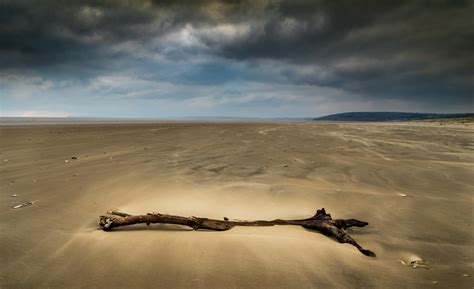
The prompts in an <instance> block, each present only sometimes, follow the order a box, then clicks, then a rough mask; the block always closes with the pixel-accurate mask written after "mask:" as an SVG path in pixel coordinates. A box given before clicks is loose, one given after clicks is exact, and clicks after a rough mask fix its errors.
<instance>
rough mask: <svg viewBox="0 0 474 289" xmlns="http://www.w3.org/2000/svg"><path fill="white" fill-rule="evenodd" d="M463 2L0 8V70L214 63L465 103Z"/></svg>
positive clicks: (467, 35) (468, 5)
mask: <svg viewBox="0 0 474 289" xmlns="http://www.w3.org/2000/svg"><path fill="white" fill-rule="evenodd" d="M473 3H474V2H473V1H330V0H327V1H298V0H292V1H146V0H143V1H131V0H130V1H118V0H117V1H91V0H90V1H52V0H49V1H48V0H44V1H21V0H20V1H18V0H12V1H8V0H7V1H5V0H3V1H2V2H0V62H1V67H0V69H4V70H5V69H16V70H21V69H24V70H42V71H48V69H51V68H54V69H58V71H66V72H67V73H69V74H68V75H70V76H71V77H85V78H87V77H88V76H89V77H93V76H94V75H96V74H100V73H103V72H104V71H108V70H110V71H114V70H116V69H120V65H124V66H126V65H128V67H130V66H131V65H133V63H135V62H134V60H136V59H148V58H153V57H158V56H159V57H161V58H160V59H166V60H168V61H170V62H171V63H173V61H182V60H183V59H185V60H186V59H189V60H197V59H199V58H203V57H204V58H205V57H208V58H209V57H217V58H220V59H227V60H228V61H229V62H237V63H244V64H245V65H247V66H248V69H249V70H252V71H253V72H255V71H260V72H261V73H262V74H267V75H275V81H277V80H278V81H286V82H288V83H291V84H310V85H317V86H327V87H337V88H342V89H344V90H346V91H350V92H356V93H360V94H363V95H366V97H381V98H383V97H386V98H396V99H397V98H398V99H407V98H408V99H417V98H418V99H420V101H427V100H431V101H438V102H440V103H442V102H447V101H450V100H452V101H455V102H459V103H464V104H466V105H472V89H473V83H472V78H471V75H472V67H473V65H474V58H473V56H472V49H473V47H474V33H473V31H474V29H473V24H472V20H471V18H472V11H473ZM208 67H212V65H208ZM200 68H202V67H199V69H200ZM199 69H196V71H199ZM212 69H214V70H216V71H219V69H216V68H212ZM138 70H139V68H138ZM189 70H190V71H191V72H189V71H186V72H185V73H184V74H186V75H193V72H192V70H193V65H192V64H190V65H189ZM147 71H150V70H149V69H148V70H147ZM194 74H195V73H194ZM202 74H203V75H206V72H203V73H202ZM208 74H209V75H208V78H209V79H212V75H211V74H212V73H208ZM220 76H221V78H222V75H220ZM228 77H229V78H232V77H239V76H238V75H233V74H229V76H228ZM198 80H199V79H198ZM220 81H223V80H222V79H221V80H220ZM205 82H206V81H205V80H203V83H205ZM467 109H468V110H472V108H467Z"/></svg>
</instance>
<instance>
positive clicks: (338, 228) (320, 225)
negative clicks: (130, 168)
mask: <svg viewBox="0 0 474 289" xmlns="http://www.w3.org/2000/svg"><path fill="white" fill-rule="evenodd" d="M107 214H108V215H107V216H100V220H99V225H100V226H101V227H102V229H103V230H104V231H110V230H112V229H113V228H117V227H122V226H128V225H134V224H147V225H150V224H155V223H160V224H175V225H183V226H188V227H191V228H193V229H194V230H213V231H227V230H229V229H232V228H233V227H235V226H274V225H297V226H302V227H303V228H306V229H308V230H312V231H318V232H321V233H322V234H324V235H326V236H329V237H334V238H336V239H337V240H338V241H339V242H340V243H348V244H351V245H353V246H355V247H356V248H357V249H359V251H360V252H361V253H362V254H364V255H366V256H370V257H375V253H374V252H372V251H370V250H367V249H364V248H362V247H361V246H360V245H359V244H358V243H357V242H356V241H355V240H354V239H352V237H351V236H350V235H349V234H348V233H347V232H346V231H345V229H346V228H350V227H364V226H367V225H368V224H369V223H367V222H363V221H359V220H355V219H348V220H343V219H335V220H333V219H332V217H331V215H330V214H326V211H325V210H324V208H322V209H321V210H318V211H317V212H316V214H315V215H314V216H312V217H311V218H308V219H301V220H281V219H276V220H273V221H241V220H229V219H227V218H224V220H216V219H208V218H198V217H181V216H173V215H166V214H159V213H148V214H146V215H130V214H126V213H122V212H117V211H112V212H107Z"/></svg>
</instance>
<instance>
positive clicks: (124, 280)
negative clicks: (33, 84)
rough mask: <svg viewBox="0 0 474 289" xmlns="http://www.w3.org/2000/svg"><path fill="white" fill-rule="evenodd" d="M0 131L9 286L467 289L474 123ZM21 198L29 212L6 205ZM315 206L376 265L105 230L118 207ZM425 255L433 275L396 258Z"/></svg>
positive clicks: (243, 243)
mask: <svg viewBox="0 0 474 289" xmlns="http://www.w3.org/2000/svg"><path fill="white" fill-rule="evenodd" d="M0 128H1V136H0V141H1V142H0V145H1V151H0V153H1V155H0V159H1V163H0V173H1V182H0V188H1V195H0V200H1V201H0V205H1V210H0V230H1V231H0V234H1V235H0V263H1V265H0V266H1V268H0V288H2V289H4V288H205V289H207V288H219V289H220V288H471V287H472V286H473V285H474V283H473V277H472V276H473V273H474V272H473V268H474V263H473V257H474V256H473V255H474V254H473V187H474V181H473V179H474V178H473V164H474V162H473V160H474V155H473V149H474V143H473V141H474V139H473V132H474V127H473V126H469V125H468V126H466V125H448V126H439V125H436V124H433V123H387V124H386V123H384V124H370V123H363V124H362V123H344V124H340V123H339V124H338V123H212V122H210V123H197V122H196V123H177V122H176V123H147V124H137V123H135V124H81V125H74V124H68V125H24V126H20V125H13V126H10V125H9V126H2V127H0ZM73 156H75V157H78V159H77V160H74V159H71V157H73ZM66 160H67V161H68V162H65V161H66ZM285 165H287V166H285ZM13 194H16V195H18V196H17V197H12V195H13ZM404 195H407V196H406V197H403V196H404ZM23 201H36V202H35V203H34V204H33V205H30V206H28V207H24V208H21V209H12V206H14V205H17V204H19V203H21V202H23ZM322 207H324V208H326V210H327V211H328V212H329V213H331V214H332V216H333V217H335V218H357V219H360V220H365V221H368V222H369V223H370V225H369V226H368V227H366V228H360V229H357V230H353V231H351V235H352V236H353V237H354V238H355V239H356V240H357V241H358V242H359V243H360V244H361V245H362V246H364V247H366V248H368V249H372V250H374V251H375V252H376V253H377V258H369V257H366V256H363V255H362V254H360V253H359V252H358V251H357V250H356V249H355V248H354V247H352V246H350V245H347V244H339V243H338V242H337V241H335V240H333V239H330V238H328V237H325V236H323V235H321V234H318V233H314V232H310V231H307V230H305V229H303V228H301V227H294V226H280V227H268V228H248V227H238V228H234V229H232V230H230V231H227V232H206V231H190V230H189V229H188V228H184V227H179V226H171V225H152V226H150V227H146V226H136V227H129V228H122V229H117V230H115V231H113V232H103V231H101V230H97V221H98V217H99V215H100V214H102V213H104V212H105V211H107V210H110V209H120V210H122V211H125V212H128V213H133V214H138V213H146V212H162V213H170V214H180V215H185V216H190V215H195V216H206V217H215V218H222V217H224V216H227V217H229V218H238V219H273V218H305V217H309V216H311V215H312V214H314V212H315V211H316V209H319V208H322ZM416 258H421V259H424V260H426V261H427V262H429V266H430V269H429V270H426V269H423V268H416V269H414V268H412V267H409V266H404V265H403V264H402V263H400V262H399V260H404V261H411V260H413V259H416ZM465 274H468V275H469V276H464V275H465Z"/></svg>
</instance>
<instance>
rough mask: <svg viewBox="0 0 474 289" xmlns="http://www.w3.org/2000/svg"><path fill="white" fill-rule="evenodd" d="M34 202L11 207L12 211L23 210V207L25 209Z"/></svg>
mask: <svg viewBox="0 0 474 289" xmlns="http://www.w3.org/2000/svg"><path fill="white" fill-rule="evenodd" d="M33 204H34V202H24V203H21V204H19V205H16V206H13V207H12V208H13V209H20V208H23V207H26V206H29V205H33Z"/></svg>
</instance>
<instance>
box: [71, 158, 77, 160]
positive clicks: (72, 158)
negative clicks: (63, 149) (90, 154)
mask: <svg viewBox="0 0 474 289" xmlns="http://www.w3.org/2000/svg"><path fill="white" fill-rule="evenodd" d="M78 159H79V158H78V157H71V160H78Z"/></svg>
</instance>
